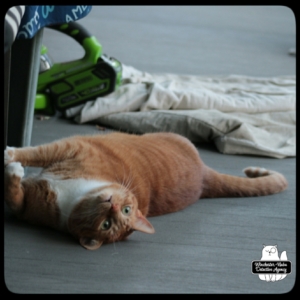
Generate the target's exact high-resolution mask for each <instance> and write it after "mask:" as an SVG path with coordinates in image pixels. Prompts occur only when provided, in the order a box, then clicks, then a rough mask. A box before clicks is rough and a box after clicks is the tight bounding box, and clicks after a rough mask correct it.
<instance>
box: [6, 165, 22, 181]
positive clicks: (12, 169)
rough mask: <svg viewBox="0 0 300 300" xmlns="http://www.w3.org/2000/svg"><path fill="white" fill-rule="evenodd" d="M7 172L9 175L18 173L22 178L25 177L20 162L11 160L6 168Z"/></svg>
mask: <svg viewBox="0 0 300 300" xmlns="http://www.w3.org/2000/svg"><path fill="white" fill-rule="evenodd" d="M5 174H6V175H8V176H13V175H16V176H18V177H20V178H23V177H24V168H23V167H22V165H21V163H20V162H11V163H9V164H8V165H7V166H6V168H5Z"/></svg>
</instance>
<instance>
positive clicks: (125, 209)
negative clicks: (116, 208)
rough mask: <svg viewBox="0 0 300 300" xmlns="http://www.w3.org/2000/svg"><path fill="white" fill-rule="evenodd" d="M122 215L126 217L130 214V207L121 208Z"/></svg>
mask: <svg viewBox="0 0 300 300" xmlns="http://www.w3.org/2000/svg"><path fill="white" fill-rule="evenodd" d="M122 213H123V214H124V215H126V216H128V215H129V214H130V213H131V207H130V206H124V207H123V208H122Z"/></svg>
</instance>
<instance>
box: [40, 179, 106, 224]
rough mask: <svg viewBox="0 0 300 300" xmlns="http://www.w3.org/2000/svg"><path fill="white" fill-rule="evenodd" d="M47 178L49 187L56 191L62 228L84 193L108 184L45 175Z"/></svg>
mask: <svg viewBox="0 0 300 300" xmlns="http://www.w3.org/2000/svg"><path fill="white" fill-rule="evenodd" d="M45 179H46V178H45ZM47 180H48V182H49V184H50V187H51V189H52V190H53V191H55V193H56V197H57V204H58V207H59V209H60V213H61V226H62V227H63V228H65V227H66V226H67V221H68V218H69V216H70V214H71V212H72V210H73V208H74V207H75V205H76V204H77V203H78V202H79V201H80V200H81V199H82V198H83V196H84V195H85V194H86V193H88V192H90V191H91V190H93V189H95V188H100V187H103V186H105V185H108V184H109V182H104V181H96V180H87V179H83V178H77V179H65V180H60V179H58V178H55V177H52V176H51V177H50V178H49V177H48V176H47Z"/></svg>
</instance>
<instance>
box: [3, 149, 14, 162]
mask: <svg viewBox="0 0 300 300" xmlns="http://www.w3.org/2000/svg"><path fill="white" fill-rule="evenodd" d="M14 152H15V148H14V147H9V146H6V149H5V150H4V166H7V165H8V164H9V163H11V162H13V161H14Z"/></svg>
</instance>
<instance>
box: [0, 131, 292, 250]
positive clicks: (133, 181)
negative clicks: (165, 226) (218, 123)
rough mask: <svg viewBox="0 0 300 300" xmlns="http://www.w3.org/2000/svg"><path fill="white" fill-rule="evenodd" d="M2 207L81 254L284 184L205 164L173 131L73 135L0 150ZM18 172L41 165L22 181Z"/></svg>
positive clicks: (258, 173) (270, 174)
mask: <svg viewBox="0 0 300 300" xmlns="http://www.w3.org/2000/svg"><path fill="white" fill-rule="evenodd" d="M4 163H5V201H6V203H7V205H8V206H9V207H10V209H11V210H12V211H13V212H15V214H16V215H17V216H18V217H20V218H21V219H24V220H27V221H29V222H30V223H34V224H41V225H47V226H51V227H54V228H56V229H59V230H65V231H69V232H70V233H71V234H73V235H74V236H75V237H76V238H77V239H78V240H79V242H80V244H81V245H82V246H83V247H85V248H86V249H90V250H94V249H97V248H99V247H100V246H101V245H102V243H110V242H114V241H119V240H122V239H124V238H126V237H127V236H128V235H129V234H131V233H132V232H133V231H134V230H139V231H142V232H145V233H154V228H153V226H152V225H151V224H150V222H149V221H148V220H147V219H146V217H152V216H158V215H163V214H167V213H171V212H175V211H178V210H181V209H184V208H185V207H187V206H188V205H190V204H192V203H194V202H196V201H197V200H198V199H199V198H200V197H201V198H212V197H251V196H262V195H270V194H274V193H279V192H281V191H283V190H284V189H286V187H287V181H286V179H285V178H284V176H283V175H281V174H280V173H277V172H274V171H269V170H266V169H263V168H256V167H248V168H246V169H245V170H244V172H245V173H246V175H247V176H248V177H251V178H246V177H245V178H243V177H236V176H231V175H225V174H220V173H218V172H216V171H214V170H212V169H211V168H209V167H208V166H206V165H205V164H204V163H203V162H202V160H201V159H200V157H199V154H198V151H197V149H196V148H195V147H194V146H193V144H192V143H191V142H190V141H189V140H187V139H186V138H184V137H182V136H180V135H177V134H173V133H151V134H144V135H141V136H138V135H133V134H125V133H112V134H107V135H93V136H73V137H70V138H65V139H62V140H58V141H55V142H53V143H49V144H45V145H41V146H37V147H25V148H13V147H7V148H6V150H5V152H4ZM23 166H32V167H43V168H44V169H43V171H42V172H41V174H40V175H38V176H37V177H28V178H23V176H24V169H23Z"/></svg>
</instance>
